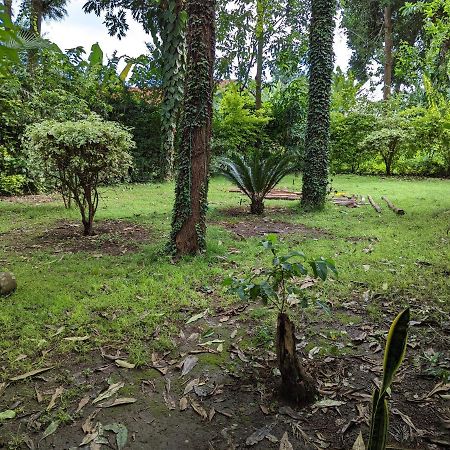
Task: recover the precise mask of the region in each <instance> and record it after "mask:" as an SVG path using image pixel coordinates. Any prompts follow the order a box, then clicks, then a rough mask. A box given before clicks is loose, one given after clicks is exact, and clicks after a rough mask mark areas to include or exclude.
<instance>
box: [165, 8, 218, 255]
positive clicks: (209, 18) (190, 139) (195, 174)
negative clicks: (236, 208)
mask: <svg viewBox="0 0 450 450" xmlns="http://www.w3.org/2000/svg"><path fill="white" fill-rule="evenodd" d="M215 4H216V0H203V1H202V0H188V1H187V3H186V10H187V13H188V24H187V35H186V45H187V70H186V83H185V88H184V89H185V90H184V92H185V96H184V102H183V113H182V114H183V117H182V121H181V142H180V146H179V149H178V176H177V182H176V188H175V205H174V212H173V220H172V233H171V239H170V251H171V252H172V253H173V254H174V255H175V256H182V255H187V254H195V253H197V252H200V251H203V250H205V248H206V240H205V234H206V222H205V216H206V209H207V193H208V172H209V159H210V148H211V125H212V94H213V84H214V80H213V70H214V57H215Z"/></svg>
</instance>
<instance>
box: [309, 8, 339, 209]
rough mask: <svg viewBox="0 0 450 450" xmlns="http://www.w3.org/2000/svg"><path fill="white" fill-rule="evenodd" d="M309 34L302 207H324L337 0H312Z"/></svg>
mask: <svg viewBox="0 0 450 450" xmlns="http://www.w3.org/2000/svg"><path fill="white" fill-rule="evenodd" d="M311 9H312V11H311V24H310V33H309V105H308V119H307V129H306V139H305V142H306V149H305V159H304V170H303V189H302V206H303V207H304V208H305V209H321V208H323V207H324V205H325V199H326V194H327V185H328V145H329V135H330V97H331V79H332V73H333V37H334V14H335V12H336V1H335V0H312V2H311Z"/></svg>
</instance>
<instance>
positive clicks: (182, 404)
mask: <svg viewBox="0 0 450 450" xmlns="http://www.w3.org/2000/svg"><path fill="white" fill-rule="evenodd" d="M188 406H189V403H188V399H187V397H181V398H180V411H185V410H186V409H187V407H188Z"/></svg>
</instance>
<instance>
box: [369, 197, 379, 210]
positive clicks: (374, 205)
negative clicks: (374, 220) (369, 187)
mask: <svg viewBox="0 0 450 450" xmlns="http://www.w3.org/2000/svg"><path fill="white" fill-rule="evenodd" d="M367 198H368V200H369V203H370V204H371V205H372V206H373V209H374V210H375V211H376V212H377V213H381V207H380V205H378V204H377V203H375V202H374V200H373V198H372V197H371V196H370V195H368V196H367Z"/></svg>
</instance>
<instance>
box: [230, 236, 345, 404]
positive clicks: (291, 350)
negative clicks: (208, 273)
mask: <svg viewBox="0 0 450 450" xmlns="http://www.w3.org/2000/svg"><path fill="white" fill-rule="evenodd" d="M262 245H263V247H264V248H265V249H266V250H267V251H269V252H270V253H271V255H272V264H271V266H270V267H267V268H263V269H258V270H254V271H253V272H252V274H251V275H250V276H248V277H246V278H237V277H233V278H228V279H227V280H225V281H224V284H225V285H226V286H229V288H230V290H231V291H232V292H234V293H236V294H237V295H238V296H239V297H240V298H241V299H243V300H255V299H261V300H262V301H263V302H264V304H266V305H270V306H273V307H275V309H276V310H277V311H278V317H277V333H276V354H277V363H278V368H279V370H280V373H281V380H282V393H284V394H286V395H288V396H289V398H290V399H292V400H294V401H295V402H296V403H297V404H305V403H309V402H312V401H313V400H314V398H315V397H316V394H317V383H316V382H315V380H314V378H313V377H312V376H311V375H310V374H309V373H308V372H307V371H306V370H305V368H304V367H303V366H302V364H301V362H300V360H299V358H298V356H297V352H296V337H295V325H294V323H293V322H292V321H291V320H290V318H289V315H288V309H289V301H288V298H289V296H299V297H304V291H303V290H302V289H301V281H302V278H304V277H306V276H307V275H308V273H309V272H311V273H312V275H313V276H314V277H315V278H320V279H321V280H322V281H325V280H326V279H327V277H328V275H329V274H330V272H333V273H334V274H335V275H337V270H336V267H335V263H334V261H333V260H331V259H325V258H320V259H309V258H307V257H306V255H305V254H304V253H303V252H301V251H291V252H289V253H288V254H286V255H280V252H279V246H278V245H277V238H276V236H273V235H270V236H268V237H267V239H266V240H264V241H263V242H262Z"/></svg>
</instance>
